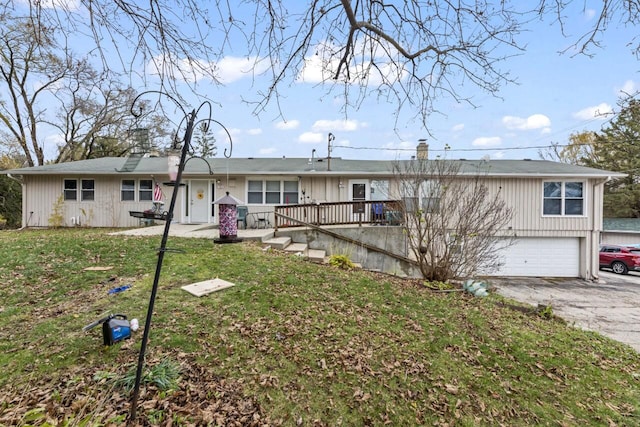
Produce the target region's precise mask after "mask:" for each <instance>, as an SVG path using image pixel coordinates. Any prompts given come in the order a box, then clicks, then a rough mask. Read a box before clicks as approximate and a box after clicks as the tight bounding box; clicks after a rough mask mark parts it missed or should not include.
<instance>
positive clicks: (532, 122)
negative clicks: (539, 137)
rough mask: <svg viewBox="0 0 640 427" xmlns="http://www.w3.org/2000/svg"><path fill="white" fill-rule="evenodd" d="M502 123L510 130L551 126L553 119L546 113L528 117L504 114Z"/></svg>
mask: <svg viewBox="0 0 640 427" xmlns="http://www.w3.org/2000/svg"><path fill="white" fill-rule="evenodd" d="M502 124H503V125H505V127H506V128H507V129H510V130H532V129H541V128H548V127H549V126H551V120H550V119H549V117H547V116H545V115H544V114H534V115H532V116H529V117H527V118H526V119H525V118H522V117H516V116H504V117H503V118H502Z"/></svg>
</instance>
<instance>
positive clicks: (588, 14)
mask: <svg viewBox="0 0 640 427" xmlns="http://www.w3.org/2000/svg"><path fill="white" fill-rule="evenodd" d="M594 16H596V11H595V9H586V10H585V11H584V18H585V20H586V21H591V20H592V19H593V17H594Z"/></svg>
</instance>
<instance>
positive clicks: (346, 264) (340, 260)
mask: <svg viewBox="0 0 640 427" xmlns="http://www.w3.org/2000/svg"><path fill="white" fill-rule="evenodd" d="M329 264H331V265H333V266H334V267H338V268H342V269H343V270H352V269H354V268H355V267H356V265H355V264H354V263H353V262H351V260H350V259H349V257H348V256H346V255H331V257H329Z"/></svg>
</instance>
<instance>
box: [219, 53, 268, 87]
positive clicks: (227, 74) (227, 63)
mask: <svg viewBox="0 0 640 427" xmlns="http://www.w3.org/2000/svg"><path fill="white" fill-rule="evenodd" d="M212 66H213V67H214V69H215V73H216V76H217V78H218V80H220V82H221V83H231V82H235V81H237V80H240V79H242V78H244V77H253V76H254V75H255V74H261V73H263V72H264V71H265V70H267V69H268V68H269V65H268V64H267V62H266V61H258V58H257V57H255V56H253V57H245V58H238V57H235V56H225V57H224V58H222V59H221V60H220V61H219V62H217V63H213V64H212Z"/></svg>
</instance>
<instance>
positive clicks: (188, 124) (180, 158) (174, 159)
mask: <svg viewBox="0 0 640 427" xmlns="http://www.w3.org/2000/svg"><path fill="white" fill-rule="evenodd" d="M150 93H155V94H158V95H161V96H165V97H167V98H169V99H170V100H171V101H173V102H174V103H175V104H176V105H177V106H178V108H179V109H180V110H181V111H182V113H183V118H182V120H181V122H180V124H179V125H178V129H177V130H176V136H175V138H174V140H173V143H172V147H171V149H172V150H171V155H169V158H168V162H169V164H168V167H169V175H170V179H171V181H172V185H173V193H172V196H171V202H170V204H169V210H168V211H167V212H166V214H165V215H164V218H163V219H165V221H166V223H165V226H164V233H163V234H162V240H161V241H160V248H159V249H158V262H157V264H156V272H155V276H154V278H153V286H152V288H151V296H150V297H149V306H148V308H147V317H146V320H145V324H144V332H143V334H142V343H141V344H140V353H139V356H138V367H137V370H136V381H135V386H134V389H133V394H132V396H131V411H130V413H129V420H128V424H131V423H133V422H134V421H135V419H136V410H137V406H138V396H139V394H140V381H141V378H142V370H143V367H144V357H145V352H146V349H147V342H148V340H149V331H150V329H151V319H152V317H153V306H154V303H155V299H156V295H157V293H158V284H159V281H160V272H161V270H162V263H163V261H164V254H165V252H166V251H167V239H168V237H169V229H170V227H171V221H172V219H173V211H174V208H175V205H176V200H177V196H178V191H179V189H180V182H181V180H182V172H183V171H184V167H185V164H186V163H187V161H188V160H190V158H189V159H188V158H187V155H188V154H189V153H190V152H192V148H191V137H192V135H193V129H194V127H195V126H196V125H197V124H198V123H200V122H203V123H204V129H205V132H206V129H207V128H208V126H209V124H210V123H211V122H215V123H217V124H219V125H220V126H222V128H223V129H224V130H225V132H226V133H227V135H228V136H229V144H230V149H229V153H228V154H227V149H226V148H225V150H224V156H225V157H227V158H229V157H231V152H232V150H233V141H232V140H231V135H230V134H229V131H228V130H227V129H226V128H225V127H224V126H223V125H222V124H221V123H220V122H218V121H217V120H214V119H212V118H211V113H212V111H211V104H210V103H209V102H208V101H205V102H203V103H202V104H200V106H199V107H198V108H197V109H193V110H192V111H191V112H190V113H187V112H186V111H185V110H184V109H183V108H182V106H181V105H180V103H178V101H176V99H175V98H173V97H172V96H171V95H169V94H166V93H164V92H158V91H148V92H144V93H142V94H140V95H138V96H137V97H136V99H135V100H134V101H133V105H132V106H131V113H132V114H133V115H134V116H139V115H140V114H141V111H138V112H136V111H135V110H134V107H135V106H136V103H137V102H138V101H139V100H140V99H141V97H142V96H144V95H147V94H150ZM205 106H206V107H207V108H208V110H209V111H208V113H209V117H208V118H206V119H203V120H200V121H196V119H197V117H198V114H199V113H200V112H201V110H202V109H203V108H204V107H205ZM183 126H184V136H183V137H182V139H179V138H178V134H179V132H180V130H181V128H182V127H183ZM177 154H179V155H177ZM195 157H197V156H195ZM205 161H206V160H205ZM207 165H209V163H208V162H207ZM176 169H177V170H176ZM209 172H210V173H211V172H212V171H211V166H210V165H209Z"/></svg>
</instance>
